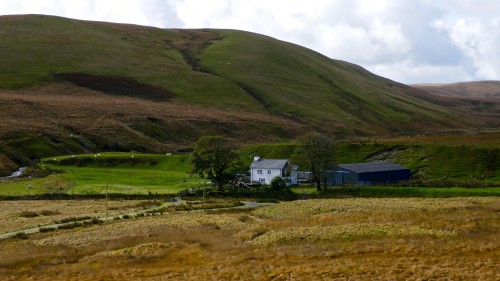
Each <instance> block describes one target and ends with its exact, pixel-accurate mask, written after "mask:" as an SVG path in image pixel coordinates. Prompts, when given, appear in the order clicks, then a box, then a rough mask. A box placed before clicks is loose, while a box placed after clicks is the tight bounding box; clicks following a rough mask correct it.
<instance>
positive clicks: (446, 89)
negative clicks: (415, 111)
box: [411, 81, 500, 102]
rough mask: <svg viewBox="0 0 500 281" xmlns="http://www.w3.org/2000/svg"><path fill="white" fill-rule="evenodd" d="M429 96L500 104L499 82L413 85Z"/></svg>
mask: <svg viewBox="0 0 500 281" xmlns="http://www.w3.org/2000/svg"><path fill="white" fill-rule="evenodd" d="M411 86H412V87H415V88H417V89H421V90H424V91H426V92H429V93H431V94H436V95H441V96H447V97H453V98H460V99H474V100H482V101H494V102H500V81H472V82H460V83H452V84H415V85H411Z"/></svg>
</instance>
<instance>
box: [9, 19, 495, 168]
mask: <svg viewBox="0 0 500 281" xmlns="http://www.w3.org/2000/svg"><path fill="white" fill-rule="evenodd" d="M0 27H1V28H0V50H1V51H0V61H2V64H0V119H1V120H2V122H1V123H0V144H1V146H0V147H1V148H0V159H1V161H0V175H1V174H6V173H7V171H10V170H11V167H13V166H16V165H19V164H26V163H29V162H30V161H31V160H33V159H37V158H40V157H44V156H51V155H61V154H73V153H83V152H92V151H131V150H135V151H142V152H170V151H175V150H179V149H181V150H183V149H185V148H188V147H190V146H191V145H192V143H193V142H194V141H195V140H196V139H197V138H198V137H200V136H203V135H210V134H221V135H225V136H227V137H229V138H230V139H232V140H233V141H234V142H235V143H238V144H250V143H261V142H272V141H280V140H290V139H294V138H295V137H297V136H299V135H301V134H304V133H307V132H314V131H316V132H322V133H325V134H329V135H335V136H337V137H340V138H343V137H352V136H373V135H394V134H413V133H421V132H428V131H434V130H450V129H468V128H472V127H473V128H481V127H495V126H496V124H497V123H495V122H497V119H495V118H492V117H491V114H490V115H489V116H486V117H485V116H482V115H481V114H477V112H478V111H477V110H476V109H475V108H468V107H464V108H460V109H461V110H457V104H456V101H455V100H452V99H448V98H441V97H436V96H434V95H431V94H428V93H425V92H423V91H420V90H417V89H414V88H411V87H409V86H406V85H403V84H400V83H397V82H394V81H391V80H388V79H385V78H382V77H380V76H377V75H375V74H372V73H370V72H368V71H366V70H364V69H363V68H361V67H359V66H356V65H353V64H350V63H347V62H343V61H337V60H332V59H329V58H327V57H325V56H323V55H321V54H319V53H316V52H314V51H311V50H309V49H306V48H303V47H301V46H297V45H294V44H290V43H287V42H283V41H279V40H276V39H273V38H270V37H266V36H262V35H258V34H254V33H249V32H242V31H234V30H207V29H203V30H177V29H176V30H165V29H159V28H151V27H143V26H135V25H124V24H113V23H102V22H88V21H79V20H72V19H65V18H59V17H52V16H41V15H25V16H2V17H0ZM462 109H463V110H462ZM493 117H496V116H493Z"/></svg>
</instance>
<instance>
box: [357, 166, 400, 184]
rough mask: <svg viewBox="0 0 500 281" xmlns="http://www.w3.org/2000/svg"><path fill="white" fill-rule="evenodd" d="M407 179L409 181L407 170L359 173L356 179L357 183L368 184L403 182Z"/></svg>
mask: <svg viewBox="0 0 500 281" xmlns="http://www.w3.org/2000/svg"><path fill="white" fill-rule="evenodd" d="M409 179H410V170H409V169H405V170H395V171H382V172H371V173H360V174H359V178H358V180H359V181H368V182H391V181H403V180H409Z"/></svg>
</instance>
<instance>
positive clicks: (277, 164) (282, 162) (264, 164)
mask: <svg viewBox="0 0 500 281" xmlns="http://www.w3.org/2000/svg"><path fill="white" fill-rule="evenodd" d="M287 165H288V160H286V159H260V160H255V161H253V162H252V165H250V169H283V168H285V167H286V166H287Z"/></svg>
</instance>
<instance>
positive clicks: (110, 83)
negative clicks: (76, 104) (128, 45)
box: [54, 72, 175, 101]
mask: <svg viewBox="0 0 500 281" xmlns="http://www.w3.org/2000/svg"><path fill="white" fill-rule="evenodd" d="M54 79H55V80H56V81H57V82H65V81H68V82H71V83H73V84H75V85H78V86H80V87H84V88H89V89H92V90H95V91H100V92H104V93H107V94H112V95H119V96H128V97H135V98H142V99H147V100H153V101H167V100H170V99H171V98H173V97H174V96H175V95H174V94H173V93H171V92H169V91H167V90H165V89H163V88H160V87H154V86H150V85H146V84H142V83H139V82H138V81H136V80H135V79H133V78H130V77H119V76H106V75H95V74H89V73H81V72H72V73H56V74H54Z"/></svg>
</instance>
